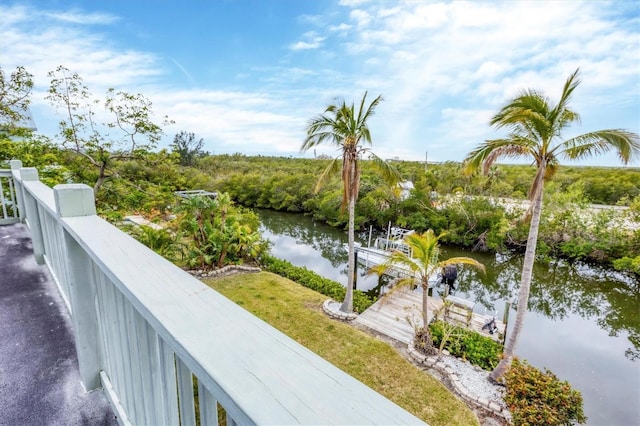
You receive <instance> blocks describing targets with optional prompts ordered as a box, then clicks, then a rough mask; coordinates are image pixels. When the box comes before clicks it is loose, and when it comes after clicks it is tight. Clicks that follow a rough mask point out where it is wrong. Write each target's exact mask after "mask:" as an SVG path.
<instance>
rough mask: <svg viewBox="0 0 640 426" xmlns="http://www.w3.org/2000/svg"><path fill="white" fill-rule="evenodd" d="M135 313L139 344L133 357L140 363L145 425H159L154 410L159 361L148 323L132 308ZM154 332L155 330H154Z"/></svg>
mask: <svg viewBox="0 0 640 426" xmlns="http://www.w3.org/2000/svg"><path fill="white" fill-rule="evenodd" d="M131 310H132V312H133V319H134V325H135V335H136V340H135V342H136V343H137V344H136V345H135V351H134V353H133V356H134V357H135V358H136V359H137V362H138V372H139V377H140V378H139V380H138V394H139V395H140V399H141V400H142V407H143V411H144V418H145V420H144V424H151V425H155V424H158V421H157V419H156V413H155V410H154V408H153V404H154V402H155V400H156V395H155V394H156V393H157V392H158V390H157V389H155V388H154V386H153V379H152V377H153V372H154V371H157V368H158V361H157V358H156V354H155V353H154V352H153V351H152V349H151V348H152V347H154V346H155V345H154V346H150V345H149V333H148V329H147V322H146V321H145V320H144V318H142V316H141V315H140V314H139V313H138V312H137V311H136V310H135V308H133V306H132V307H131ZM152 331H153V330H152Z"/></svg>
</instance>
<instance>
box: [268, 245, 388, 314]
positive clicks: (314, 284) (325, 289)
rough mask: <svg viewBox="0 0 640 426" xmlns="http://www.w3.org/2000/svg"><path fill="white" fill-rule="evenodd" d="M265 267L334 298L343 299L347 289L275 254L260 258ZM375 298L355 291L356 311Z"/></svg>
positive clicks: (369, 303)
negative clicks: (274, 255)
mask: <svg viewBox="0 0 640 426" xmlns="http://www.w3.org/2000/svg"><path fill="white" fill-rule="evenodd" d="M260 264H261V266H262V268H263V269H265V270H267V271H269V272H273V273H274V274H278V275H280V276H283V277H285V278H288V279H290V280H291V281H295V282H297V283H298V284H300V285H303V286H305V287H307V288H310V289H311V290H315V291H317V292H318V293H322V294H324V295H325V296H329V297H331V298H332V299H334V300H343V299H344V296H345V292H346V289H345V288H344V286H342V285H341V284H340V283H338V282H336V281H333V280H330V279H327V278H324V277H322V276H320V275H318V274H316V273H315V272H313V271H310V270H308V269H307V268H303V267H299V266H294V265H292V264H291V263H290V262H288V261H286V260H282V259H278V258H276V257H273V256H269V255H265V256H262V257H261V259H260ZM375 301H376V299H375V298H371V297H369V296H368V295H367V294H366V293H364V292H362V291H360V290H354V291H353V310H354V311H355V312H364V310H365V309H367V308H368V307H369V306H371V305H373V303H374V302H375Z"/></svg>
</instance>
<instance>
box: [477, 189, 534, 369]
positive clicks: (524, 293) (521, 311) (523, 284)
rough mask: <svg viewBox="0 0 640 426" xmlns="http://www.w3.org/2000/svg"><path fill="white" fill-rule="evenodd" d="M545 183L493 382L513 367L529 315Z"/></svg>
mask: <svg viewBox="0 0 640 426" xmlns="http://www.w3.org/2000/svg"><path fill="white" fill-rule="evenodd" d="M543 185H544V184H543V182H540V185H539V188H538V193H537V194H536V196H535V198H534V202H533V212H532V215H531V224H530V225H529V237H528V238H527V248H526V250H525V253H524V262H523V265H522V276H521V278H520V291H519V292H518V305H517V312H516V320H515V322H514V325H513V330H512V331H511V336H510V337H509V339H508V341H507V344H506V345H505V347H504V353H503V354H502V359H501V360H500V362H499V363H498V365H497V366H496V368H495V369H494V370H493V371H492V372H491V374H490V375H489V378H490V379H491V380H493V381H498V380H499V379H501V378H502V376H503V375H504V373H506V371H507V370H508V369H509V367H511V361H512V360H513V356H514V352H515V348H516V345H517V343H518V339H519V338H520V332H521V331H522V326H523V324H524V316H525V314H526V313H527V308H528V305H529V290H530V288H531V277H532V275H533V264H534V262H535V258H536V246H537V244H538V230H539V228H540V216H541V214H542V192H543Z"/></svg>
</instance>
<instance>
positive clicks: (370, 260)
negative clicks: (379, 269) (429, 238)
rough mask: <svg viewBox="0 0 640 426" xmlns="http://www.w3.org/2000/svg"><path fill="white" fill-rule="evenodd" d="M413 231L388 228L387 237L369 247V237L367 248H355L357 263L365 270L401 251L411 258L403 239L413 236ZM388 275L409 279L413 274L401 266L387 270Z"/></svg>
mask: <svg viewBox="0 0 640 426" xmlns="http://www.w3.org/2000/svg"><path fill="white" fill-rule="evenodd" d="M414 232H415V231H413V230H409V229H402V228H397V227H393V228H392V227H391V226H390V227H389V230H388V231H387V237H386V238H383V237H378V238H376V239H375V241H374V242H373V245H371V237H369V246H368V247H362V246H358V247H356V253H357V255H358V262H359V263H360V264H362V265H363V266H364V267H366V268H370V267H372V266H376V265H380V264H382V263H385V262H386V261H387V259H389V256H390V255H391V252H393V251H401V252H402V253H404V254H406V255H407V256H409V257H411V255H412V250H411V247H409V246H408V245H407V244H406V243H405V242H404V237H405V236H407V235H411V234H413V233H414ZM389 275H394V276H396V277H411V276H413V275H414V274H413V273H412V272H411V271H410V270H409V269H407V268H405V267H403V266H392V267H391V268H390V270H389Z"/></svg>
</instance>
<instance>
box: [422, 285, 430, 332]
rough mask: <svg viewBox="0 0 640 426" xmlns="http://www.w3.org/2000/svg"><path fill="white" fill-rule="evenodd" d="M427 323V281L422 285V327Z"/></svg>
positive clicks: (425, 326)
mask: <svg viewBox="0 0 640 426" xmlns="http://www.w3.org/2000/svg"><path fill="white" fill-rule="evenodd" d="M428 325H429V283H428V282H427V283H426V284H423V285H422V327H424V328H427V326H428Z"/></svg>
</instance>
